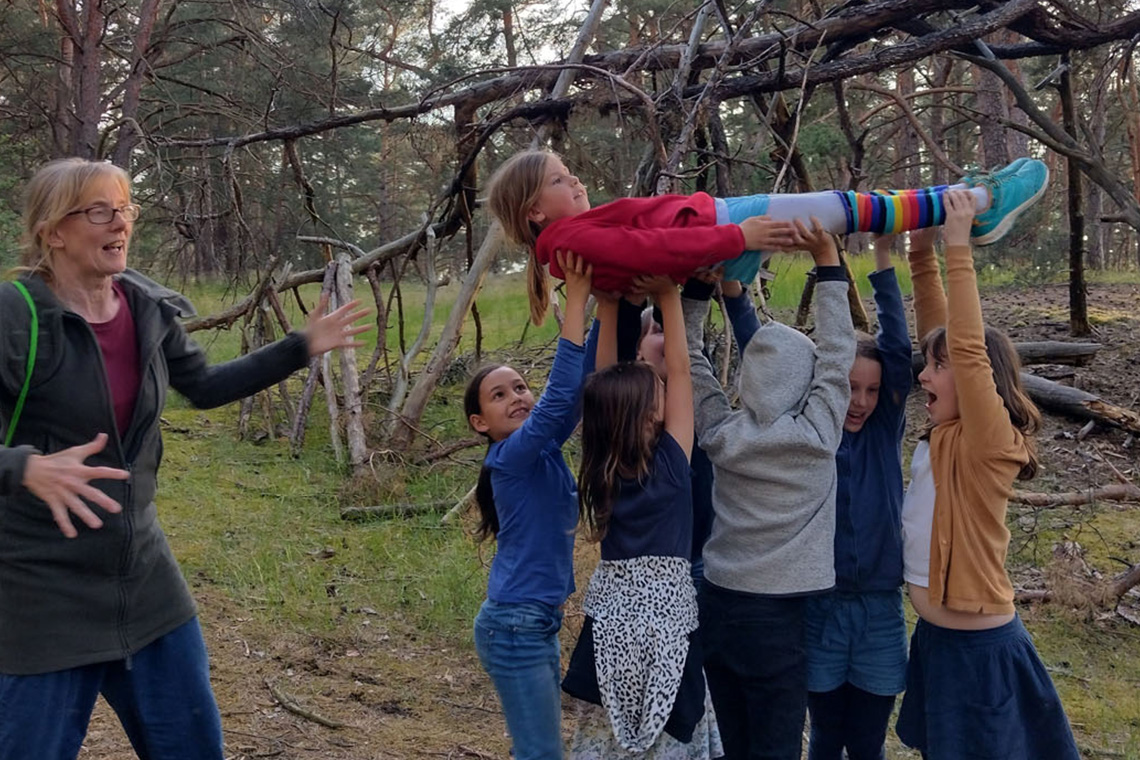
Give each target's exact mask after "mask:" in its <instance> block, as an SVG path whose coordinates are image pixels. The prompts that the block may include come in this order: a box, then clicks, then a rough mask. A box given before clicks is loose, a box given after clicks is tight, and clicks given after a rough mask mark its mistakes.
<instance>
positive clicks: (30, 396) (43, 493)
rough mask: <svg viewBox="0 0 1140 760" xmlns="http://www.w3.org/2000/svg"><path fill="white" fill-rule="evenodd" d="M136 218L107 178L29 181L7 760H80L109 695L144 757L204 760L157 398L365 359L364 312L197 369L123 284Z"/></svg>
mask: <svg viewBox="0 0 1140 760" xmlns="http://www.w3.org/2000/svg"><path fill="white" fill-rule="evenodd" d="M139 214H140V209H139V207H138V206H137V205H135V204H134V203H132V202H131V195H130V179H129V177H128V176H127V174H126V173H125V172H124V171H123V170H122V169H120V168H118V167H116V166H113V165H111V164H108V163H102V162H95V161H87V160H84V159H78V158H72V159H63V160H59V161H53V162H51V163H49V164H47V165H46V166H44V167H43V168H41V169H40V170H39V171H38V172H37V173H36V175H35V176H34V177H33V178H32V179H31V180H30V181H29V183H28V186H27V191H26V200H25V207H24V247H23V254H22V263H23V266H22V267H21V268H20V269H19V276H18V279H17V280H16V281H15V282H8V283H4V284H3V285H0V422H2V423H3V432H4V435H5V438H4V443H3V446H0V706H2V709H0V760H18V759H19V760H26V759H27V758H31V757H35V758H47V759H51V760H56V759H60V760H63V759H65V758H68V759H69V758H74V757H76V755H77V754H78V752H79V748H80V745H81V744H82V742H83V738H84V736H85V735H86V732H87V724H88V722H89V720H90V716H91V711H92V709H93V707H94V705H95V699H96V697H97V696H98V695H99V694H102V695H103V696H104V697H105V698H106V700H107V702H108V703H109V704H110V705H111V707H112V708H113V709H114V710H115V712H116V713H117V714H118V716H119V720H120V721H121V722H122V724H123V728H124V730H125V731H126V733H127V736H128V737H129V738H130V741H131V744H132V746H133V747H134V749H135V752H136V753H137V754H138V756H139V757H140V758H144V759H146V758H162V759H163V760H177V759H178V758H198V759H200V758H217V759H218V760H220V758H222V756H223V752H222V732H221V720H220V716H219V713H218V708H217V705H216V703H215V701H214V696H213V692H212V690H211V688H210V680H209V663H208V660H207V656H206V648H205V642H204V641H203V638H202V632H201V629H200V628H199V625H198V620H197V614H196V610H195V606H194V601H193V599H192V598H191V596H190V591H189V589H188V588H187V586H186V582H185V581H184V580H183V578H182V574H181V572H180V571H179V568H178V563H177V562H176V561H175V559H174V556H173V555H172V554H171V551H170V547H169V546H168V545H167V542H166V537H165V536H164V535H163V532H162V529H161V528H160V527H159V524H158V520H157V514H156V508H155V504H154V501H153V499H154V496H155V491H156V486H157V470H158V466H159V463H160V461H161V458H162V440H161V433H160V430H159V419H160V415H161V413H162V409H163V405H164V403H165V400H166V389H167V387H168V386H169V387H173V388H174V389H175V390H177V391H178V392H179V393H181V394H182V395H184V396H186V397H187V398H188V399H189V400H190V401H191V403H193V404H194V405H195V406H197V407H200V408H208V407H215V406H219V405H221V404H225V403H228V402H230V401H235V400H237V399H240V398H243V397H245V396H248V395H250V394H252V393H256V392H257V391H259V390H261V389H263V388H267V387H269V386H271V385H273V384H274V383H277V382H279V381H281V380H283V379H285V378H286V377H288V376H289V375H290V374H291V373H292V372H294V371H295V370H297V369H300V368H301V367H303V366H305V365H306V364H307V363H308V360H309V358H310V357H311V356H315V355H318V354H320V353H323V352H325V351H328V350H330V349H333V348H338V347H344V346H354V345H359V344H358V343H356V342H355V340H354V336H356V335H357V334H359V333H360V332H362V331H364V330H365V329H367V328H365V327H357V326H354V323H355V322H356V321H357V320H359V319H360V318H361V317H362V316H364V315H365V314H367V311H362V310H357V305H358V304H357V303H356V302H353V303H351V304H346V305H345V306H343V307H341V308H340V309H337V310H336V311H334V312H332V313H331V314H328V315H326V316H321V314H323V312H324V310H325V309H324V307H325V304H324V303H322V304H321V307H320V308H318V309H316V310H315V311H314V312H313V316H312V317H310V319H309V322H308V324H307V326H306V327H305V329H304V330H301V331H299V332H295V333H291V334H289V335H288V336H286V337H284V338H282V339H281V340H279V341H277V342H276V343H273V344H271V345H269V346H265V347H264V348H262V349H260V350H258V351H256V352H254V353H252V354H249V355H248V356H244V357H241V358H239V359H235V360H233V361H230V362H226V363H223V364H219V365H216V366H210V365H209V364H207V362H206V357H205V354H204V353H203V352H202V349H201V348H200V347H199V346H198V345H197V344H195V343H194V342H193V341H192V340H190V338H189V336H188V335H187V333H186V331H185V329H184V328H183V327H182V325H181V323H180V322H179V321H178V320H179V317H185V316H188V315H191V314H193V310H192V307H191V305H190V303H189V302H188V301H187V300H186V299H185V298H184V297H183V296H181V295H179V294H178V293H176V292H174V291H172V290H169V289H167V288H165V287H163V286H161V285H159V284H158V283H155V282H153V281H151V280H149V279H147V278H146V277H144V276H142V275H141V274H139V273H137V272H134V271H132V270H130V269H127V251H128V249H129V247H130V243H131V233H132V231H133V227H134V222H135V221H136V220H137V219H138V217H139Z"/></svg>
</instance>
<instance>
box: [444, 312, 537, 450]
mask: <svg viewBox="0 0 1140 760" xmlns="http://www.w3.org/2000/svg"><path fill="white" fill-rule="evenodd" d="M528 324H529V323H528ZM486 442H487V439H486V438H484V437H483V436H481V435H477V436H473V437H471V438H464V439H463V440H461V441H455V442H453V443H449V444H448V445H447V446H444V447H443V448H441V449H436V450H435V451H430V452H428V453H427V454H424V455H423V457H422V458H421V461H422V462H424V463H425V464H430V463H431V462H434V461H436V460H437V459H443V458H444V457H449V456H451V455H452V454H454V453H455V452H457V451H463V449H470V448H473V447H475V446H478V445H480V444H483V443H486Z"/></svg>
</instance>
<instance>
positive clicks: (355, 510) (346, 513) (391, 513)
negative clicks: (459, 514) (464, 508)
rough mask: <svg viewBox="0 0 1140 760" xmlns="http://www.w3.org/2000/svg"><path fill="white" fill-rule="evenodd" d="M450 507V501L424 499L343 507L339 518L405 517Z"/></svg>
mask: <svg viewBox="0 0 1140 760" xmlns="http://www.w3.org/2000/svg"><path fill="white" fill-rule="evenodd" d="M449 507H451V502H450V501H425V502H422V503H418V504H379V505H377V506H374V507H345V508H344V509H342V510H341V511H340V519H342V520H348V521H350V522H366V521H368V520H383V519H387V518H389V517H407V516H408V515H419V514H424V513H427V512H442V511H443V510H445V509H448V508H449Z"/></svg>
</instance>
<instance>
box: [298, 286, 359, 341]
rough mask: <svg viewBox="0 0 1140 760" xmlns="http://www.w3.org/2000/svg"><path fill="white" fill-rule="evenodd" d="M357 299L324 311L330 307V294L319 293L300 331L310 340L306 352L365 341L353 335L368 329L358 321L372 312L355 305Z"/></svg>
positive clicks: (357, 302)
mask: <svg viewBox="0 0 1140 760" xmlns="http://www.w3.org/2000/svg"><path fill="white" fill-rule="evenodd" d="M357 306H360V301H349V302H348V303H346V304H345V305H344V306H341V307H340V308H339V309H337V310H336V311H334V312H332V313H330V314H325V310H326V309H328V307H329V294H328V293H323V294H321V300H320V301H319V302H318V303H317V308H315V309H313V311H312V312H311V313H310V314H309V321H308V324H306V325H305V329H304V330H302V331H301V332H302V333H303V334H304V335H305V338H306V339H307V341H308V344H309V356H310V357H313V356H320V355H321V354H323V353H324V352H326V351H331V350H333V349H334V348H360V347H361V346H363V345H364V344H363V343H361V342H360V341H358V340H355V337H356V336H357V335H359V334H360V333H362V332H367V331H368V330H370V329H371V327H370V326H369V325H357V324H356V323H357V322H359V321H360V320H361V319H363V318H364V317H367V316H368V315H369V314H371V313H372V310H371V309H357V308H356V307H357Z"/></svg>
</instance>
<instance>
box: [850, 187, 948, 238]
mask: <svg viewBox="0 0 1140 760" xmlns="http://www.w3.org/2000/svg"><path fill="white" fill-rule="evenodd" d="M948 187H949V185H938V186H936V187H924V188H922V189H919V190H872V191H871V192H869V193H857V192H855V191H853V190H847V191H843V190H836V191H835V194H836V195H838V196H839V200H840V202H842V204H843V210H844V212H845V213H846V215H847V234H850V233H852V232H873V233H876V234H890V233H897V232H906V231H907V230H917V229H921V228H923V227H937V226H938V225H940V224H942V223H943V222H945V221H946V209H945V206H944V205H943V203H942V195H943V193H945V192H946V190H947V188H948Z"/></svg>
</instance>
